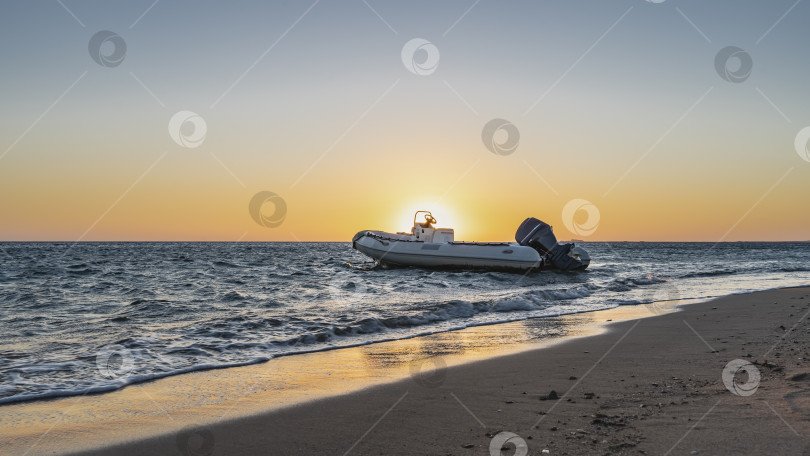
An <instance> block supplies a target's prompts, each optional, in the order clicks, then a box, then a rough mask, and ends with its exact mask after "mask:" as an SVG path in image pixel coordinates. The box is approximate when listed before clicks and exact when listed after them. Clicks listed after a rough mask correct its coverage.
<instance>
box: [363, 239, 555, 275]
mask: <svg viewBox="0 0 810 456" xmlns="http://www.w3.org/2000/svg"><path fill="white" fill-rule="evenodd" d="M386 234H387V233H386ZM389 236H390V235H389ZM353 247H354V248H355V249H357V250H358V251H360V252H362V253H364V254H365V255H367V256H369V257H371V258H373V259H374V260H376V261H378V262H379V263H381V264H388V265H398V266H417V267H424V268H459V269H467V268H485V269H508V270H516V271H526V270H530V269H540V268H541V267H542V265H543V261H542V258H541V257H540V254H539V253H538V252H537V251H536V250H535V249H533V248H531V247H526V246H521V245H519V244H514V243H467V242H444V243H432V242H421V241H411V240H397V239H392V238H386V237H384V236H381V235H379V234H377V233H375V232H371V231H369V232H360V233H358V234H357V236H355V239H354V241H353Z"/></svg>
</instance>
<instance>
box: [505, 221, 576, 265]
mask: <svg viewBox="0 0 810 456" xmlns="http://www.w3.org/2000/svg"><path fill="white" fill-rule="evenodd" d="M515 240H516V241H517V243H518V244H520V245H526V246H529V247H531V248H533V249H535V250H537V251H538V252H539V253H540V256H542V257H543V258H545V261H544V262H545V263H549V262H550V263H551V266H552V267H554V268H557V269H562V270H563V271H574V270H578V269H585V268H587V267H588V265H589V264H590V263H591V257H590V256H588V253H587V252H586V251H585V250H584V249H583V248H582V247H576V246H574V244H570V243H568V244H560V243H558V242H557V237H556V236H554V230H553V229H552V228H551V225H549V224H548V223H545V222H542V221H540V220H537V219H536V218H534V217H530V218H527V219H526V220H524V221H523V223H521V224H520V226H519V227H518V229H517V232H516V233H515Z"/></svg>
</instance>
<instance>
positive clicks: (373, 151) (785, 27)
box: [0, 0, 810, 242]
mask: <svg viewBox="0 0 810 456" xmlns="http://www.w3.org/2000/svg"><path fill="white" fill-rule="evenodd" d="M808 19H810V2H796V1H795V0H785V1H783V0H773V1H769V2H739V1H733V0H727V1H713V2H705V1H699V0H692V1H680V0H667V1H663V2H660V3H655V2H651V1H644V0H626V1H611V2H605V1H603V0H593V1H581V2H570V1H562V0H560V1H554V2H538V1H515V2H499V1H493V0H480V1H476V0H446V1H441V2H436V1H423V2H402V1H394V0H367V1H363V0H357V1H354V0H352V1H348V0H346V1H343V0H340V1H332V0H330V1H326V0H324V1H320V2H315V1H314V0H302V1H293V0H289V1H250V2H248V1H239V2H217V1H205V2H199V1H174V0H160V1H157V2H155V1H154V0H144V1H127V2H123V1H121V2H109V1H85V0H62V2H61V3H60V2H58V1H53V2H51V1H44V0H42V1H22V0H20V1H5V2H3V3H2V5H0V56H2V59H3V64H2V65H0V88H1V90H0V195H2V197H1V198H0V240H7V241H10V240H59V241H76V240H86V241H91V240H190V241H198V240H207V241H236V240H243V241H262V240H267V241H271V240H272V241H294V240H302V241H349V240H351V237H352V235H353V234H354V233H355V232H357V231H360V230H362V229H380V230H386V231H406V230H408V229H409V228H410V223H411V219H412V217H413V212H414V211H416V210H419V209H429V210H432V211H433V214H434V216H435V217H436V218H437V219H438V221H439V225H441V226H450V227H453V228H455V229H456V238H457V239H463V240H509V239H512V237H513V235H514V231H515V229H516V228H517V226H518V225H519V224H520V222H521V221H522V220H523V219H524V218H526V217H530V216H534V217H538V218H540V219H542V220H545V221H547V222H548V223H550V224H552V225H553V226H554V228H555V232H556V233H557V235H558V237H559V238H561V239H568V238H580V239H583V238H586V239H588V240H594V241H601V240H647V241H655V240H671V241H691V240H695V241H710V242H715V241H718V240H727V241H736V240H808V239H810V210H808V196H810V195H809V193H810V192H808V190H810V153H808V151H807V149H806V148H805V149H804V150H801V149H800V150H798V151H797V148H796V145H795V142H796V137H797V134H799V132H800V131H802V129H803V128H805V127H807V126H810V87H809V86H808V83H807V81H808V75H809V74H810V59H808V56H810V39H808V37H809V36H810V35H808V28H807V24H808ZM102 31H109V32H111V33H109V34H106V35H105V34H102V35H97V34H98V32H102ZM94 36H95V37H96V40H95V41H94V40H93V38H94ZM110 37H113V38H110ZM119 37H120V38H119ZM105 39H106V41H105ZM413 39H421V40H423V41H418V42H413V43H416V44H414V46H417V47H418V46H421V47H418V51H417V52H416V53H415V54H414V55H413V59H411V60H410V61H409V60H408V59H407V58H406V56H404V55H403V47H406V51H407V46H406V43H409V42H411V40H413ZM94 43H102V44H101V45H100V48H99V47H98V46H97V48H96V51H98V52H95V54H93V55H91V54H92V53H93V46H94ZM116 43H119V44H116ZM120 43H125V46H126V48H125V51H124V49H123V47H121V44H120ZM420 43H421V45H420ZM425 43H427V44H425ZM728 46H735V47H737V48H739V49H740V50H741V51H742V52H743V54H740V53H737V54H734V55H735V57H732V58H731V59H730V60H728V61H727V62H726V66H725V67H723V66H722V65H721V66H720V68H718V66H717V62H716V60H717V59H718V54H720V57H722V55H723V54H722V50H724V49H725V48H727V47H728ZM114 51H118V52H119V55H122V56H123V60H120V59H119V58H118V56H117V55H116V53H115V52H114ZM746 57H750V61H751V63H752V66H751V71H750V74H749V73H748V72H747V71H745V70H746V68H745V65H746V61H745V58H746ZM97 61H98V62H101V63H98V62H97ZM721 63H722V62H721ZM105 65H106V66H105ZM723 68H725V69H726V73H725V78H724V77H723V74H721V71H722V69H723ZM419 73H422V74H419ZM727 79H731V80H727ZM181 111H189V112H191V113H194V114H196V115H198V116H199V119H202V121H204V127H201V125H202V124H198V129H197V131H196V132H195V131H194V128H193V127H192V125H191V124H190V123H189V122H187V123H186V124H183V123H182V120H183V119H188V115H186V116H185V117H183V115H182V114H181V115H180V117H178V118H179V119H180V121H179V122H180V125H181V126H182V128H180V131H179V132H178V131H177V129H175V131H174V136H175V138H173V137H172V134H171V133H170V119H172V117H173V116H174V115H175V113H178V112H181ZM493 119H505V120H506V121H508V122H509V123H510V124H511V125H514V128H515V129H516V131H518V132H519V143H518V145H517V148H516V149H515V150H514V152H512V153H506V154H503V155H499V154H496V153H493V152H491V151H490V150H488V148H487V147H486V146H485V144H484V141H483V140H482V131H483V130H484V127H485V125H486V124H487V123H488V122H490V121H492V120H493ZM200 128H204V131H203V130H200ZM201 132H204V133H205V134H204V136H202V140H201V141H200V140H198V139H199V138H200V136H199V134H200V133H201ZM195 134H198V136H197V137H195ZM178 138H179V139H178ZM184 138H185V140H186V141H187V143H186V145H189V144H188V142H191V143H193V144H191V145H196V147H184V146H183V145H182V144H181V142H182V140H183V139H184ZM175 139H178V140H177V141H176V140H175ZM508 139H510V137H509V135H508V133H507V132H506V131H505V130H501V131H499V132H497V133H496V134H495V142H496V143H502V142H504V141H507V140H508ZM511 139H514V138H511ZM802 153H803V154H804V159H803V157H802ZM259 192H271V193H273V194H276V195H278V197H279V198H280V199H282V200H283V201H284V203H285V206H286V212H285V213H284V214H281V213H279V212H276V213H275V214H273V212H274V209H275V208H277V207H278V206H275V205H273V203H272V202H271V203H268V204H265V205H264V206H263V210H264V212H263V213H264V215H265V217H267V218H269V219H272V220H273V223H267V224H266V225H273V226H262V225H261V224H260V223H258V222H257V220H256V219H255V217H252V216H251V213H250V210H249V206H250V202H251V199H252V198H253V197H254V195H256V194H257V193H259ZM576 199H580V200H586V201H587V202H590V203H591V204H592V205H593V206H594V207H595V208H597V210H598V220H593V219H591V220H587V219H588V215H587V214H586V213H585V211H577V212H575V213H574V216H572V217H573V218H574V223H575V224H576V223H579V224H580V225H581V226H584V225H589V224H590V225H593V226H594V227H595V230H593V233H592V234H589V235H586V236H583V235H581V234H582V233H579V234H578V233H576V232H572V231H571V230H569V229H567V228H566V222H568V224H569V225H570V224H571V221H570V220H568V221H566V220H565V217H564V216H563V209H564V207H565V206H566V203H568V202H569V201H572V200H576ZM268 206H269V207H268ZM254 215H255V214H254ZM282 216H283V217H282ZM258 221H261V218H259V220H258ZM590 225H589V226H590Z"/></svg>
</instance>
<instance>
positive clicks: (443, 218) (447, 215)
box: [393, 201, 464, 235]
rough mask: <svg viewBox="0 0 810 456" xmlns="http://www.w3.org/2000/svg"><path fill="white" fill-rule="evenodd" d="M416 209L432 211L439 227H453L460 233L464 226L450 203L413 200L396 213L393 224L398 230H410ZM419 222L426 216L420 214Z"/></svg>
mask: <svg viewBox="0 0 810 456" xmlns="http://www.w3.org/2000/svg"><path fill="white" fill-rule="evenodd" d="M416 211H430V212H431V214H433V217H434V218H435V219H436V222H437V223H436V227H437V228H453V229H455V231H456V235H458V233H459V231H463V229H464V227H463V226H461V225H460V224H459V222H460V220H459V218H457V216H456V211H455V210H453V208H451V207H450V206H449V205H447V204H442V203H437V202H419V201H417V202H411V203H408V204H406V205H403V206H402V207H401V208H400V209H399V211H398V212H397V213H396V214H394V218H393V224H394V228H395V230H396V231H403V232H410V231H411V227H412V226H413V215H414V213H415V212H416ZM417 221H418V222H424V217H423V215H422V214H419V217H418V218H417Z"/></svg>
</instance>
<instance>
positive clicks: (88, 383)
mask: <svg viewBox="0 0 810 456" xmlns="http://www.w3.org/2000/svg"><path fill="white" fill-rule="evenodd" d="M65 247H66V246H65V245H59V244H47V243H38V244H30V245H28V244H15V245H13V246H10V247H9V249H13V250H14V252H15V256H14V258H11V259H7V262H6V264H4V268H3V271H2V272H0V277H2V280H0V297H2V298H3V299H5V300H6V302H7V303H8V306H7V309H6V311H7V313H6V316H5V317H4V318H3V320H2V321H3V324H2V325H0V338H1V339H3V340H9V341H10V342H9V343H10V344H13V346H14V347H16V348H15V350H14V352H13V353H12V352H11V351H7V352H5V353H3V357H2V359H0V404H2V403H8V402H18V401H24V400H31V399H44V398H52V397H59V396H70V395H74V394H82V393H95V392H104V391H112V390H115V389H118V388H120V387H122V386H125V385H127V384H132V383H137V382H140V381H148V380H153V379H156V378H162V377H166V376H169V375H177V374H179V373H184V372H191V371H194V370H206V369H216V368H222V367H230V366H236V365H245V364H251V363H254V362H261V361H262V360H267V359H270V358H273V357H277V356H288V355H295V354H299V353H309V352H313V351H322V350H331V349H336V348H341V347H350V346H357V345H365V344H369V343H376V342H382V341H386V340H400V339H405V338H410V337H417V336H420V335H425V334H434V333H438V332H444V331H451V330H455V329H461V328H467V327H471V326H479V325H489V324H497V323H504V322H509V321H518V320H526V319H529V318H537V317H546V316H554V315H563V314H571V313H578V312H590V311H594V310H600V309H605V308H610V307H616V306H618V305H634V304H642V303H645V302H649V301H651V300H666V299H670V296H675V297H678V298H680V299H693V298H702V297H705V296H710V295H711V296H715V295H726V294H732V293H738V292H747V291H749V290H755V289H762V288H770V287H775V286H790V285H798V284H803V283H806V282H810V275H808V274H807V272H808V271H810V262H809V260H808V258H810V245H808V246H805V245H800V246H798V247H797V246H796V245H791V246H784V245H781V244H773V245H770V246H768V247H767V248H761V249H758V250H757V260H756V262H754V261H752V259H751V257H750V254H749V253H750V252H748V251H746V250H745V249H739V248H737V247H736V246H735V248H733V249H726V248H724V246H723V245H720V246H718V247H717V248H716V250H715V252H716V253H718V254H722V262H718V259H717V258H712V259H711V261H709V260H708V259H707V260H706V261H704V262H701V261H700V260H701V259H700V258H699V257H698V258H697V259H696V257H695V254H696V253H697V252H700V250H699V249H697V248H696V247H694V246H690V245H687V246H682V245H680V244H660V245H659V244H648V245H645V246H644V249H639V248H638V246H637V245H635V246H632V248H629V247H627V248H626V247H623V246H621V245H619V246H617V245H615V244H614V245H611V246H606V245H605V244H600V243H591V244H589V246H588V248H589V252H590V253H591V256H592V257H593V258H594V262H593V263H592V265H591V268H590V269H589V271H588V272H587V273H584V274H581V273H569V274H560V273H554V272H551V271H543V272H537V273H532V274H528V275H525V276H523V275H520V274H509V273H503V272H484V273H481V272H471V271H452V272H449V271H436V270H420V269H417V268H399V269H395V270H393V269H392V270H387V269H381V268H379V267H374V266H373V263H372V262H369V261H367V260H366V259H365V257H363V256H362V255H360V254H357V253H356V252H353V251H352V250H351V247H350V246H349V245H348V244H346V243H340V244H338V243H335V244H306V245H302V244H295V243H269V244H261V245H260V246H259V245H258V244H251V243H223V244H217V243H201V244H194V243H185V244H181V243H177V244H172V243H168V244H167V243H160V244H149V243H126V244H115V243H99V244H96V243H93V244H78V245H76V246H75V247H74V248H73V250H72V251H71V255H69V256H67V257H64V258H63V257H61V256H60V253H61V252H62V251H63V250H64V248H65ZM600 249H601V251H600ZM192 258H193V260H192ZM600 259H605V262H604V263H602V264H600V263H599V261H600ZM46 260H47V263H46ZM70 271H73V272H70ZM87 271H90V272H87ZM92 271H100V272H101V274H94V273H92ZM336 278H341V279H345V280H343V281H341V282H339V283H340V285H336V282H335V279H336ZM695 279H698V280H695ZM340 286H342V287H343V288H338V287H340ZM672 290H677V293H673V292H672ZM336 291H337V292H343V293H345V296H346V297H347V298H346V299H336V294H335V293H336ZM355 298H356V299H355ZM12 315H13V316H12ZM109 344H119V345H121V346H123V347H126V349H127V350H130V351H131V352H132V353H133V354H136V355H137V356H138V359H139V362H138V363H136V365H135V367H134V369H133V371H132V372H130V374H129V375H126V376H124V377H121V378H116V379H107V378H102V377H100V376H99V375H98V373H97V368H96V356H97V353H98V350H99V346H100V345H109Z"/></svg>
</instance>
